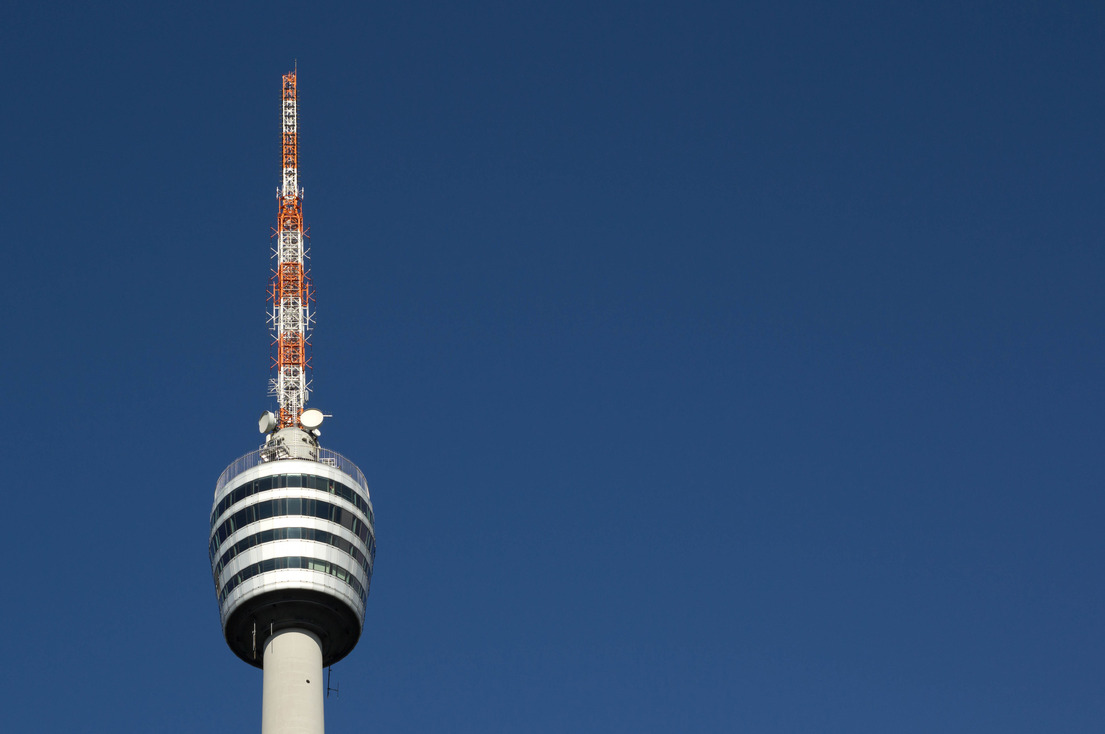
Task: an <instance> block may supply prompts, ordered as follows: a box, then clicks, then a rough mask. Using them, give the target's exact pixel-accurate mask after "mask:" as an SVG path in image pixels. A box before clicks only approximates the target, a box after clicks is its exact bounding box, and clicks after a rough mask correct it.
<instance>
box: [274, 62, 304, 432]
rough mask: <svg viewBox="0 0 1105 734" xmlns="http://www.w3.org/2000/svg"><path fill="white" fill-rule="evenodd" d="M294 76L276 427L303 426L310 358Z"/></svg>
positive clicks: (277, 280)
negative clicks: (301, 422)
mask: <svg viewBox="0 0 1105 734" xmlns="http://www.w3.org/2000/svg"><path fill="white" fill-rule="evenodd" d="M295 77H296V72H295V71H292V72H291V73H289V74H285V75H284V93H283V96H284V100H283V105H282V107H281V119H282V122H283V133H284V135H283V152H284V155H283V174H282V179H283V180H282V184H281V187H280V193H279V194H277V198H278V200H279V211H278V214H277V218H278V223H279V226H278V228H277V232H276V235H275V237H276V238H277V241H276V247H275V248H274V249H273V258H274V259H275V260H276V267H275V268H273V271H272V290H271V292H270V294H269V297H270V298H271V299H272V315H271V317H270V326H271V328H272V339H273V342H272V343H273V346H274V347H275V348H276V355H275V357H274V358H273V369H274V370H275V376H274V377H273V378H272V379H271V380H270V381H269V392H270V394H272V395H275V396H276V402H277V404H278V406H279V412H278V414H277V426H276V427H277V428H287V427H288V426H296V427H302V426H301V425H300V415H302V413H303V406H304V404H305V403H306V402H307V397H308V393H309V391H310V381H309V380H308V379H307V370H308V369H309V368H310V360H309V359H308V357H307V348H308V347H309V346H310V342H309V341H308V336H309V334H310V331H311V311H310V303H311V281H310V278H309V277H308V270H307V268H306V266H305V263H306V260H307V253H306V251H305V250H304V247H303V240H304V237H305V236H306V234H305V232H304V230H303V190H302V189H300V188H299V139H298V130H297V110H296V104H297V94H296V85H295Z"/></svg>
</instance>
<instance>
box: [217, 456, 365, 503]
mask: <svg viewBox="0 0 1105 734" xmlns="http://www.w3.org/2000/svg"><path fill="white" fill-rule="evenodd" d="M294 458H298V459H299V460H300V461H317V462H318V463H320V464H325V465H326V466H332V467H334V468H335V469H337V470H339V471H343V472H345V473H346V474H348V475H349V476H351V477H353V478H354V479H356V480H357V484H359V485H361V489H363V490H364V493H365V495H366V496H369V497H371V496H372V495H371V494H370V493H369V491H368V482H367V481H365V478H364V473H362V472H361V470H360V468H359V467H358V466H357V465H356V464H354V463H353V462H352V461H350V460H349V459H347V458H345V457H344V456H342V455H341V454H339V453H338V452H337V451H331V450H330V449H324V448H319V449H318V458H317V459H316V458H304V457H294V456H279V455H276V454H274V452H273V450H272V449H271V448H270V447H268V446H263V447H261V448H259V449H257V450H256V451H250V452H249V453H248V454H246V455H245V456H240V457H238V458H237V459H235V460H234V461H232V462H231V463H230V466H228V467H227V468H226V469H224V470H223V473H222V474H220V475H219V481H217V482H215V494H218V493H219V491H220V490H221V489H222V488H223V487H224V486H226V483H227V482H229V481H230V480H232V479H233V478H234V477H236V476H238V475H239V474H241V473H242V472H244V471H246V470H247V469H252V468H253V467H255V466H260V465H261V464H268V463H271V462H273V461H285V460H287V459H294Z"/></svg>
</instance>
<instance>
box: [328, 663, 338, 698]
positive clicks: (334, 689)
mask: <svg viewBox="0 0 1105 734" xmlns="http://www.w3.org/2000/svg"><path fill="white" fill-rule="evenodd" d="M333 672H334V666H333V665H327V666H326V697H327V698H330V691H333V692H334V698H337V697H338V687H337V686H334V687H333V688H331V687H330V676H331V675H332V674H333Z"/></svg>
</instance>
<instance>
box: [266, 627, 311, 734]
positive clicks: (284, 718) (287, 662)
mask: <svg viewBox="0 0 1105 734" xmlns="http://www.w3.org/2000/svg"><path fill="white" fill-rule="evenodd" d="M264 671H265V672H264V681H263V682H262V695H261V734H323V726H324V723H323V706H322V701H323V692H324V687H325V686H324V685H323V678H322V648H321V647H320V646H319V641H318V638H317V637H315V636H314V635H312V634H311V633H310V632H305V631H303V630H299V629H287V630H283V631H282V632H277V633H276V634H275V635H273V636H272V637H270V638H269V639H268V641H267V642H266V643H265V667H264Z"/></svg>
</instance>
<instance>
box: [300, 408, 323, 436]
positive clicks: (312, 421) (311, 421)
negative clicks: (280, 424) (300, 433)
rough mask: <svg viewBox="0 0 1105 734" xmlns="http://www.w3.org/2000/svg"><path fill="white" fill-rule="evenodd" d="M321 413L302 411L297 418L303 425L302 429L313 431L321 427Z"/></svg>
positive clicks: (313, 410) (318, 411)
mask: <svg viewBox="0 0 1105 734" xmlns="http://www.w3.org/2000/svg"><path fill="white" fill-rule="evenodd" d="M322 418H323V415H322V411H321V410H315V409H314V408H311V409H310V410H305V411H303V415H301V416H299V422H300V423H302V424H303V427H304V428H306V429H307V430H309V431H310V430H313V429H315V428H318V427H319V426H321V425H322Z"/></svg>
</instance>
